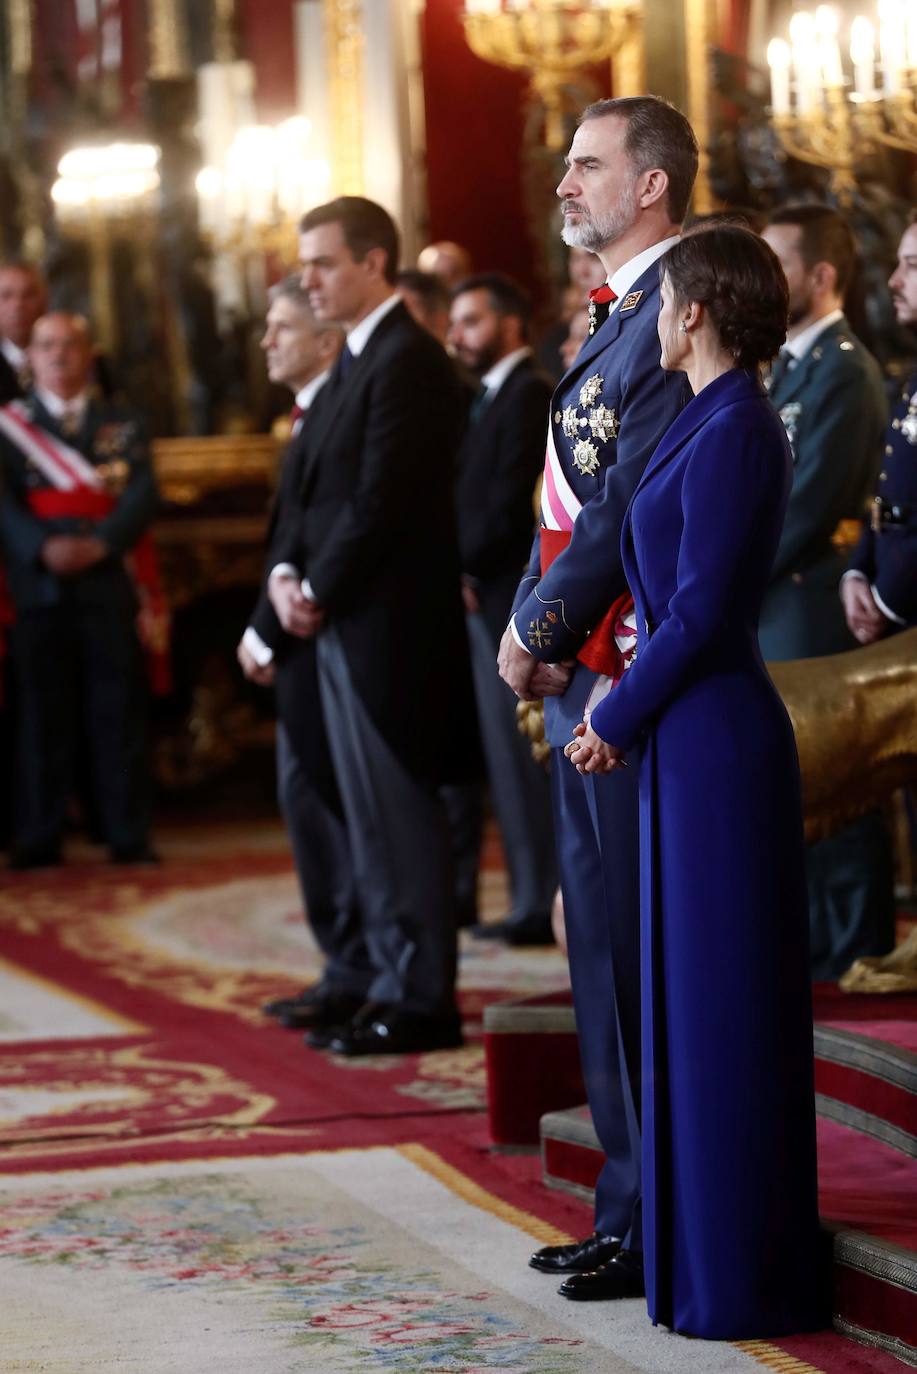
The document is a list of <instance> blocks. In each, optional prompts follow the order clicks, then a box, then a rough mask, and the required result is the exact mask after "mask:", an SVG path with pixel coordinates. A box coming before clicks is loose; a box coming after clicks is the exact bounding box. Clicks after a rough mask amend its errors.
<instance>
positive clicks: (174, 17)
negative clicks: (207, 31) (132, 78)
mask: <svg viewBox="0 0 917 1374" xmlns="http://www.w3.org/2000/svg"><path fill="white" fill-rule="evenodd" d="M147 16H148V19H147V38H148V42H149V49H150V66H149V72H148V73H147V74H148V76H149V78H150V80H152V81H168V80H169V79H171V78H174V77H180V76H188V75H190V55H189V52H188V35H187V30H186V27H185V15H184V6H183V3H182V0H147Z"/></svg>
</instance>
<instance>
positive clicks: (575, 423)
mask: <svg viewBox="0 0 917 1374" xmlns="http://www.w3.org/2000/svg"><path fill="white" fill-rule="evenodd" d="M561 419H562V421H563V431H564V434H566V436H567V438H568V439H578V438H579V416H578V415H577V413H576V406H567V407H566V408H565V410H564V413H563V415H562V416H561Z"/></svg>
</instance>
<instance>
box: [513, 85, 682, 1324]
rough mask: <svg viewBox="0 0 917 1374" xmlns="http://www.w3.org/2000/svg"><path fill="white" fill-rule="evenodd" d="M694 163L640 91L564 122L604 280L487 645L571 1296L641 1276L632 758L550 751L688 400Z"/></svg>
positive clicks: (579, 213) (603, 667)
mask: <svg viewBox="0 0 917 1374" xmlns="http://www.w3.org/2000/svg"><path fill="white" fill-rule="evenodd" d="M697 157H698V154H697V143H696V141H695V138H694V135H693V133H692V132H691V127H690V125H689V124H688V122H687V121H686V120H685V118H684V116H683V115H681V114H679V113H678V111H677V110H675V109H673V108H672V107H671V106H670V105H667V104H666V103H665V102H664V101H662V100H657V99H656V98H655V97H653V96H640V97H633V98H622V99H618V100H608V101H600V102H599V103H598V104H597V105H593V106H590V107H589V108H588V109H587V110H586V111H585V113H584V115H583V117H582V119H581V121H580V125H579V127H578V129H577V130H576V133H575V134H574V137H573V143H572V146H571V148H570V154H569V157H568V158H567V168H568V170H567V173H566V175H565V176H564V178H563V180H562V181H561V183H560V185H559V186H558V188H557V194H558V196H559V197H560V199H561V208H562V210H563V215H564V229H563V237H564V241H565V243H567V244H568V245H570V246H575V247H579V248H587V249H589V251H590V252H594V253H596V254H597V255H598V256H599V257H600V258H601V260H602V262H603V264H604V266H605V270H606V273H607V274H608V285H607V286H606V287H605V288H600V289H599V292H598V294H596V293H595V292H594V293H593V301H592V305H593V324H592V333H591V335H590V337H589V338H587V340H586V342H585V344H584V345H583V347H582V349H581V351H580V353H579V355H578V356H577V358H576V360H575V362H574V364H573V366H572V367H571V368H570V370H569V371H568V372H567V374H566V375H565V376H564V378H563V379H562V380H561V382H560V383H559V385H558V387H557V390H556V391H555V393H554V397H553V399H552V402H551V418H550V423H549V426H548V454H547V458H546V462H545V480H544V483H543V487H542V527H541V529H540V530H539V532H538V534H537V536H536V539H535V545H534V548H533V551H532V560H531V565H530V567H529V570H528V573H527V575H526V576H525V577H524V578H523V579H522V582H521V584H520V587H519V590H518V593H517V596H516V602H515V606H514V613H513V616H512V618H511V620H510V623H509V626H508V628H507V630H506V631H505V633H504V635H503V640H502V643H501V646H500V670H501V673H502V675H503V677H504V679H505V680H506V681H507V682H508V683H509V685H510V686H511V687H512V688H513V689H514V691H515V692H516V693H517V695H519V696H521V697H523V698H524V699H532V698H534V697H537V696H544V697H545V731H546V735H547V739H548V742H549V743H550V745H551V749H552V762H551V784H552V791H553V796H554V812H555V819H556V825H557V841H558V861H559V865H560V877H561V888H562V890H563V897H564V913H565V919H566V929H567V944H568V949H569V956H570V975H571V981H572V985H573V999H574V1005H575V1009H576V1024H577V1032H578V1035H579V1041H580V1057H581V1061H582V1065H583V1075H584V1078H585V1082H586V1090H587V1093H588V1096H589V1105H590V1108H591V1110H592V1118H593V1122H594V1124H595V1128H596V1131H597V1133H598V1136H599V1139H600V1141H601V1143H602V1148H603V1150H604V1152H605V1156H606V1158H605V1164H604V1167H603V1169H602V1172H601V1174H600V1177H599V1180H598V1183H597V1187H596V1206H595V1232H594V1234H593V1235H592V1236H590V1237H589V1238H588V1239H587V1240H585V1241H583V1242H581V1243H580V1244H577V1245H565V1246H553V1247H548V1248H547V1249H542V1250H539V1251H538V1252H537V1253H536V1254H535V1255H533V1256H532V1261H531V1263H532V1264H533V1266H534V1267H535V1268H537V1269H541V1270H545V1271H547V1272H549V1273H556V1274H567V1275H568V1277H567V1278H566V1279H565V1281H564V1283H563V1284H562V1285H561V1288H560V1292H561V1293H562V1294H563V1296H564V1297H567V1298H571V1299H575V1300H581V1299H591V1298H617V1297H627V1296H633V1295H635V1294H638V1293H640V1292H641V1291H642V1288H643V1257H642V1228H641V1214H640V1134H639V1111H640V996H639V984H640V953H639V873H638V856H637V780H636V774H637V768H636V766H632V767H630V768H628V769H626V770H623V771H621V772H620V773H619V776H618V778H617V785H615V784H616V779H615V775H614V774H610V775H607V776H604V777H601V776H597V775H592V774H590V775H581V774H579V773H577V772H575V770H574V769H572V768H570V766H569V765H568V764H566V762H565V759H564V757H563V748H564V745H565V744H567V743H568V742H569V740H570V739H571V737H572V735H573V730H574V728H575V727H576V726H577V725H578V724H579V723H580V722H581V721H582V719H583V715H584V712H585V711H586V710H588V709H591V706H592V705H594V704H595V702H596V700H598V699H600V697H601V695H602V694H603V693H604V692H605V691H607V690H609V689H612V690H613V684H614V681H615V680H616V677H617V676H618V675H619V674H620V672H621V671H623V667H624V664H625V663H626V662H627V654H628V653H629V647H628V642H627V639H626V628H627V627H626V625H625V623H624V621H625V619H626V617H625V616H624V606H623V605H621V604H620V603H619V605H618V609H617V610H616V611H614V612H612V613H611V614H609V611H610V608H612V607H613V605H614V603H616V602H618V601H619V598H620V597H621V596H622V594H623V593H625V591H626V586H625V582H624V573H623V569H622V565H621V551H620V541H621V527H622V522H623V519H624V512H625V510H626V508H627V504H628V501H629V500H630V497H631V495H632V493H633V491H634V488H635V486H636V484H637V482H638V480H639V478H640V476H641V474H642V472H643V470H644V468H645V467H646V464H647V462H648V461H649V459H650V457H651V455H652V453H653V451H654V449H655V447H656V444H657V443H658V441H659V439H660V438H661V436H662V435H663V434H664V433H665V431H666V429H667V428H668V427H669V425H670V424H671V423H672V421H673V420H674V419H675V417H676V415H677V414H678V413H679V411H680V410H681V408H682V407H683V405H684V403H685V400H686V399H687V384H686V382H685V381H684V379H683V378H682V377H680V376H673V375H671V374H669V373H665V372H663V371H662V368H661V367H660V361H659V359H660V348H659V339H658V336H657V332H656V321H657V316H658V312H659V259H660V258H661V257H662V255H663V254H664V253H665V251H666V249H667V248H668V247H669V246H670V245H671V244H673V243H675V242H676V240H677V235H678V233H679V231H680V226H681V224H682V221H683V220H684V216H685V213H686V211H687V208H688V201H689V199H690V195H691V188H692V186H693V183H694V177H695V174H696V171H697ZM552 556H553V561H552ZM631 643H632V640H631ZM571 664H575V666H572V667H571V666H570V665H571ZM633 762H634V764H636V760H634V761H633ZM609 784H610V785H609Z"/></svg>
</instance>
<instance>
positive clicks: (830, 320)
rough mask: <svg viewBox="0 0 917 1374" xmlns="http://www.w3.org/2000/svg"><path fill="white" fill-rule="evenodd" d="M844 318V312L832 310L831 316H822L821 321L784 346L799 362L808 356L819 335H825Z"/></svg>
mask: <svg viewBox="0 0 917 1374" xmlns="http://www.w3.org/2000/svg"><path fill="white" fill-rule="evenodd" d="M843 318H844V312H843V310H832V311H831V313H830V314H829V315H822V317H821V319H820V320H816V321H815V323H814V324H810V325H807V326H806V328H805V329H804V330H803V331H802V333H801V334H797V335H796V337H795V339H787V341H786V343H785V344H784V345H783V346H784V348H785V349H786V350H787V351H788V352H789V353H791V354H792V355H793V357H794V358H795V359H796V361H797V362H799V361H800V359H802V358H804V357H805V356H806V354H807V353H808V351H809V349H810V348H811V347H812V345H813V344H814V343H815V340H816V339H817V338H818V337H819V335H821V334H823V333H824V332H825V330H826V329H830V328H831V326H832V325H833V324H837V322H838V320H842V319H843Z"/></svg>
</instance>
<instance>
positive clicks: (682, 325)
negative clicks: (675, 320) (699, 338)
mask: <svg viewBox="0 0 917 1374" xmlns="http://www.w3.org/2000/svg"><path fill="white" fill-rule="evenodd" d="M681 332H682V334H687V332H688V326H687V324H686V323H685V321H684V320H682V322H681Z"/></svg>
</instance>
